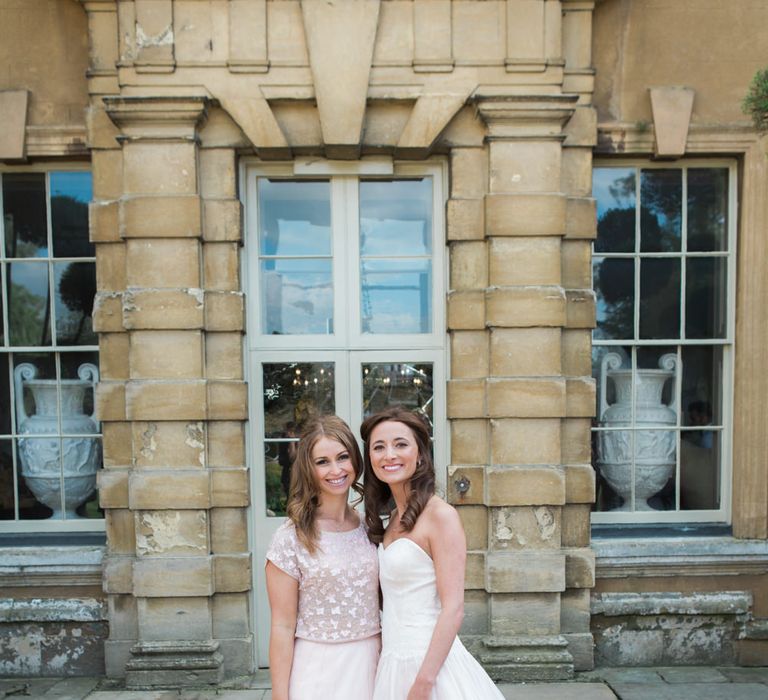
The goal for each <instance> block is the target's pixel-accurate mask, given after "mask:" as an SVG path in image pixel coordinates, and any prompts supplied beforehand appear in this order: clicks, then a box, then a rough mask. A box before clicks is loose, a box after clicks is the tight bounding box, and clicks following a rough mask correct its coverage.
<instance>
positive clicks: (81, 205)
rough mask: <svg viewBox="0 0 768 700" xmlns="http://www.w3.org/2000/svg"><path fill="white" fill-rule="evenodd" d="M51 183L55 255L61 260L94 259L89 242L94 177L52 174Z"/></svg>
mask: <svg viewBox="0 0 768 700" xmlns="http://www.w3.org/2000/svg"><path fill="white" fill-rule="evenodd" d="M50 182H51V231H52V233H53V254H54V255H55V256H56V257H60V258H86V257H93V256H94V255H95V254H96V253H95V251H94V246H93V244H92V243H91V242H90V241H89V240H88V202H90V201H91V199H92V198H93V193H92V190H91V174H90V173H88V172H70V173H67V172H52V173H51V175H50Z"/></svg>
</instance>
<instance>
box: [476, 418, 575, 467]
mask: <svg viewBox="0 0 768 700" xmlns="http://www.w3.org/2000/svg"><path fill="white" fill-rule="evenodd" d="M491 454H492V459H493V464H524V465H531V464H543V465H548V464H559V463H560V421H559V420H558V419H557V418H505V419H495V420H492V421H491Z"/></svg>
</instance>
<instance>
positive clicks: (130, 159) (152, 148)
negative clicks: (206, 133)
mask: <svg viewBox="0 0 768 700" xmlns="http://www.w3.org/2000/svg"><path fill="white" fill-rule="evenodd" d="M196 151H197V147H196V146H195V144H194V143H191V142H186V141H165V142H157V141H154V140H147V141H144V140H141V141H129V142H127V143H126V144H125V146H124V147H123V188H124V193H125V194H127V195H132V194H147V195H166V196H168V195H177V194H197V167H196V165H197V156H196Z"/></svg>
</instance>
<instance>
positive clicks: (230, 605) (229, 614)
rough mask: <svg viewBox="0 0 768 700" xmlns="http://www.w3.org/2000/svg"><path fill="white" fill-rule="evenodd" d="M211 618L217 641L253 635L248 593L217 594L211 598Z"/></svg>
mask: <svg viewBox="0 0 768 700" xmlns="http://www.w3.org/2000/svg"><path fill="white" fill-rule="evenodd" d="M211 617H212V619H213V636H214V637H215V638H216V639H227V638H234V637H247V636H248V635H249V634H251V624H250V621H251V610H250V605H249V604H248V595H247V594H246V593H216V594H215V595H214V596H213V598H211Z"/></svg>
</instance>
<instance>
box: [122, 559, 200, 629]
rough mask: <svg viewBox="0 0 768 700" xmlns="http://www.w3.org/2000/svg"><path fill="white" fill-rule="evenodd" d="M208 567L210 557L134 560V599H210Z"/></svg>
mask: <svg viewBox="0 0 768 700" xmlns="http://www.w3.org/2000/svg"><path fill="white" fill-rule="evenodd" d="M212 566H213V560H212V558H211V557H148V558H144V559H136V560H135V562H134V563H133V593H134V595H135V596H136V597H138V598H187V597H197V596H210V595H212V594H213V576H212ZM181 639H184V637H181Z"/></svg>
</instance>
